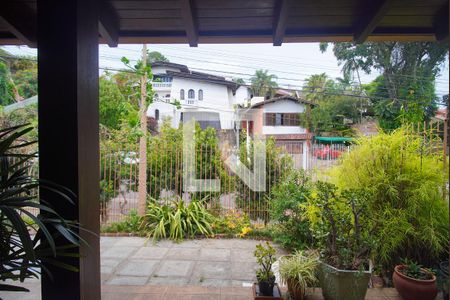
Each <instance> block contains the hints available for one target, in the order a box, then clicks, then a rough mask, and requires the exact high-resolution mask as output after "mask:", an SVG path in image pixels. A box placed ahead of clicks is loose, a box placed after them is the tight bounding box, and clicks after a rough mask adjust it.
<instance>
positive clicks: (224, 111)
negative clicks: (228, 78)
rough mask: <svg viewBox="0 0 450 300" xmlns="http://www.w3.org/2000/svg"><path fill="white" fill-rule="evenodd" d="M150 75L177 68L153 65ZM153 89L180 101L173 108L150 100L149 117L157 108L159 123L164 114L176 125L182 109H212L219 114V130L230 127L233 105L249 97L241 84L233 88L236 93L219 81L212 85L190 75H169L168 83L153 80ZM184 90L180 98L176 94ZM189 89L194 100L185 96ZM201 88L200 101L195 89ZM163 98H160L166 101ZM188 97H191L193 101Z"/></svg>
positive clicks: (184, 110) (233, 117)
mask: <svg viewBox="0 0 450 300" xmlns="http://www.w3.org/2000/svg"><path fill="white" fill-rule="evenodd" d="M152 71H153V74H155V75H164V74H166V71H175V72H179V71H180V70H179V69H177V68H172V67H159V66H158V67H154V68H153V70H152ZM155 85H157V86H154V88H153V91H154V92H155V94H158V96H159V97H160V98H161V97H165V95H167V94H170V102H174V100H178V101H180V103H181V109H178V110H177V109H176V107H175V106H173V105H171V104H169V103H164V102H154V103H153V104H151V105H150V106H149V108H148V110H147V115H148V116H149V117H154V115H155V110H156V109H158V110H159V115H160V118H159V122H160V123H161V122H162V120H163V119H164V118H166V117H170V118H172V121H171V123H172V126H173V127H175V128H176V127H178V125H179V120H180V116H181V113H182V112H188V111H194V112H214V113H219V118H220V123H221V128H222V129H233V128H234V119H235V116H234V110H235V104H243V103H245V102H246V101H247V99H248V98H249V96H250V95H249V90H248V88H247V87H245V86H241V87H239V88H238V89H237V91H236V94H233V91H232V90H231V88H229V87H228V86H226V85H223V84H215V83H210V82H206V81H201V80H195V79H190V78H182V77H177V76H173V77H172V82H171V83H163V84H159V83H155ZM182 89H183V90H184V100H182V99H181V97H180V91H181V90H182ZM190 89H192V90H194V92H195V97H194V99H188V91H189V90H190ZM199 90H202V91H203V100H199V99H198V91H199ZM167 100H169V99H165V98H164V100H163V101H167ZM188 100H194V101H193V103H191V101H189V102H188Z"/></svg>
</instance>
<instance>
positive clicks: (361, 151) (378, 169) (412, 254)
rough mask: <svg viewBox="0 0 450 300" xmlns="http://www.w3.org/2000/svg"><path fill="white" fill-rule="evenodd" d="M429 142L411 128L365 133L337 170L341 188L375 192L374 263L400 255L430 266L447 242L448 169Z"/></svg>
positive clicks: (371, 200)
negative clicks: (369, 134)
mask: <svg viewBox="0 0 450 300" xmlns="http://www.w3.org/2000/svg"><path fill="white" fill-rule="evenodd" d="M430 142H431V141H429V140H425V139H423V138H422V137H420V136H417V135H415V134H414V133H412V132H411V131H410V130H409V129H408V128H400V129H398V130H396V131H394V132H393V133H391V134H386V133H380V134H379V135H377V136H374V137H371V138H361V139H360V140H359V141H358V143H359V145H358V146H357V147H355V149H353V151H351V152H350V153H349V154H347V155H346V156H345V157H344V158H343V160H342V163H341V164H340V165H339V166H337V167H336V168H335V170H333V172H332V174H334V175H335V176H334V179H335V181H336V183H337V185H338V186H339V187H340V188H344V189H349V188H356V189H360V188H366V189H367V190H368V191H369V192H370V197H369V198H368V203H367V205H368V208H369V210H370V213H371V222H370V224H369V225H368V226H370V228H371V237H372V238H373V240H374V243H375V249H374V250H375V252H374V255H375V262H376V264H381V265H383V266H384V267H385V268H388V269H392V266H393V265H394V264H396V263H398V262H399V258H400V257H408V258H411V259H413V260H416V261H419V262H421V263H423V264H426V265H431V264H432V263H433V262H434V261H435V260H436V259H438V258H439V256H440V255H442V254H443V253H444V251H445V250H446V247H447V245H448V206H447V201H446V200H445V199H443V195H442V189H443V187H445V183H446V175H447V174H446V171H444V169H443V163H442V161H441V155H440V153H437V154H433V152H432V151H429V150H430V149H432V147H431V145H429V143H430Z"/></svg>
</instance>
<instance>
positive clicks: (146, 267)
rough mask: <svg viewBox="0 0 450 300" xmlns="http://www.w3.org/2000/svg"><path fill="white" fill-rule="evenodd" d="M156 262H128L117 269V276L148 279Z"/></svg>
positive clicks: (157, 262)
mask: <svg viewBox="0 0 450 300" xmlns="http://www.w3.org/2000/svg"><path fill="white" fill-rule="evenodd" d="M158 264H159V261H158V260H130V261H128V262H127V263H125V264H122V265H121V266H120V268H118V269H117V271H116V274H117V275H125V276H142V277H150V275H151V274H152V273H153V271H154V270H155V268H156V266H157V265H158Z"/></svg>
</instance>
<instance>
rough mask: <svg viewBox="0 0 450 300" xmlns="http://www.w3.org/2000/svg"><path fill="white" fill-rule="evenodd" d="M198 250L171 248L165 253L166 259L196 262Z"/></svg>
mask: <svg viewBox="0 0 450 300" xmlns="http://www.w3.org/2000/svg"><path fill="white" fill-rule="evenodd" d="M199 255H200V249H196V248H171V249H169V251H168V252H167V254H166V256H165V258H166V259H179V260H198V258H199Z"/></svg>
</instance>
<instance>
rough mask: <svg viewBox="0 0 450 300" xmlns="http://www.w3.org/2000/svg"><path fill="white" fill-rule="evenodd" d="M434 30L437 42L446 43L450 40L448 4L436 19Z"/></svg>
mask: <svg viewBox="0 0 450 300" xmlns="http://www.w3.org/2000/svg"><path fill="white" fill-rule="evenodd" d="M434 30H435V36H436V40H438V41H445V40H448V39H449V35H448V33H449V4H448V2H447V4H446V5H444V7H443V8H442V9H441V10H440V13H439V15H438V16H437V18H436V21H435V23H434Z"/></svg>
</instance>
